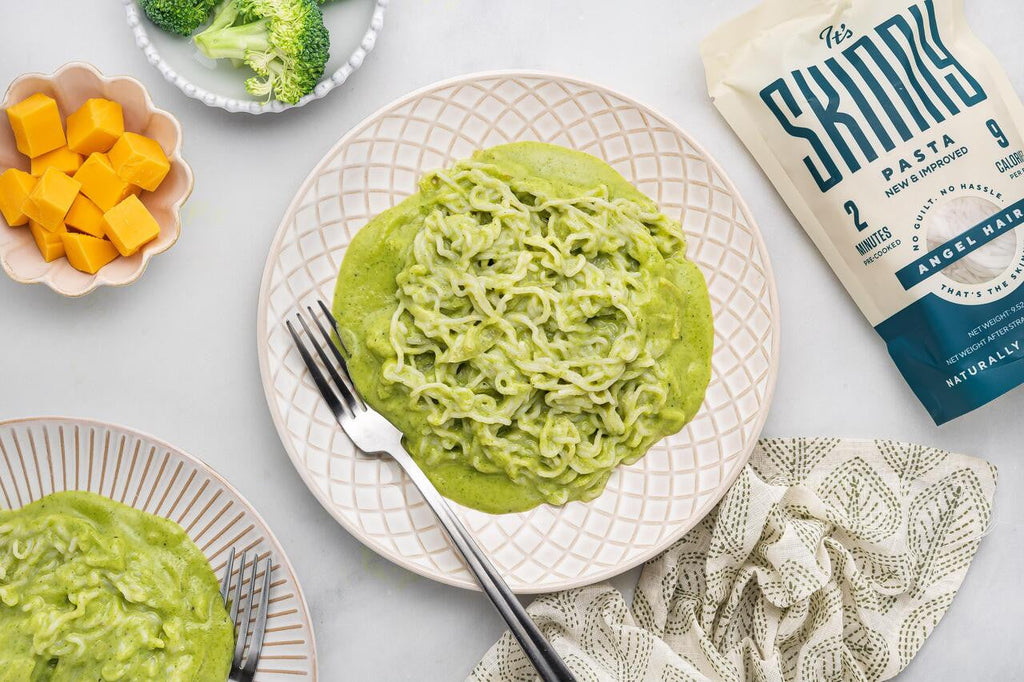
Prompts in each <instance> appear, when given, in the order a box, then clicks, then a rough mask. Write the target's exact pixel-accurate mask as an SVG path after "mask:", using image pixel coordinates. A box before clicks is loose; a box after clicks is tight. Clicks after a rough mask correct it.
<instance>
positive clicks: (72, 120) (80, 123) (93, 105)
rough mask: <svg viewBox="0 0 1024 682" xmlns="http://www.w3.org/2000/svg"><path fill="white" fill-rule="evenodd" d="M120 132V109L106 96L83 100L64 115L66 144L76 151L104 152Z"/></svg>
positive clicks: (122, 123)
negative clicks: (65, 120)
mask: <svg viewBox="0 0 1024 682" xmlns="http://www.w3.org/2000/svg"><path fill="white" fill-rule="evenodd" d="M123 134H124V111H123V110H122V109H121V105H120V104H118V103H117V102H112V101H110V100H109V99H101V98H98V97H97V98H93V99H87V100H86V101H85V104H83V105H82V106H80V107H79V108H78V111H76V112H75V113H73V114H71V115H70V116H68V146H69V147H71V149H73V150H75V151H76V152H78V153H79V154H85V155H86V156H88V155H89V154H92V153H93V152H105V151H108V150H109V149H110V148H111V147H113V146H114V143H115V142H117V138H119V137H121V135H123Z"/></svg>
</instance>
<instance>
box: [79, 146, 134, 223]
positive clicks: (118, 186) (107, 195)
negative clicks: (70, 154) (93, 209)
mask: <svg viewBox="0 0 1024 682" xmlns="http://www.w3.org/2000/svg"><path fill="white" fill-rule="evenodd" d="M75 180H77V181H78V182H80V183H82V194H84V195H85V196H87V197H89V198H90V199H92V200H93V201H94V202H95V203H96V205H97V206H99V207H100V209H101V210H103V211H109V210H110V209H112V208H114V206H117V204H119V203H120V202H121V200H123V199H124V198H125V197H127V196H128V195H130V194H135V193H136V192H137V191H139V190H138V189H137V188H136V187H135V186H134V185H132V184H131V183H128V182H125V181H124V180H122V179H121V178H119V177H118V176H117V173H115V172H114V169H113V167H112V166H111V165H110V161H109V160H108V159H107V157H106V155H105V154H102V153H100V152H94V153H92V154H90V155H89V158H87V159H86V160H85V162H84V163H83V164H82V167H81V168H79V169H78V171H77V172H76V173H75Z"/></svg>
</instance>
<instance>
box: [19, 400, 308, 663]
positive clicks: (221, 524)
mask: <svg viewBox="0 0 1024 682" xmlns="http://www.w3.org/2000/svg"><path fill="white" fill-rule="evenodd" d="M63 490H88V491H91V492H94V493H98V494H100V495H105V496H106V497H109V498H111V499H113V500H117V501H118V502H123V503H124V504H128V505H131V506H132V507H135V508H136V509H141V510H143V511H146V512H149V513H151V514H156V515H157V516H163V517H164V518H168V519H171V520H172V521H175V522H177V523H178V524H179V525H181V526H182V527H183V528H184V529H185V531H186V532H187V533H188V535H189V537H190V538H192V540H193V541H194V542H195V543H196V545H198V546H199V548H200V549H201V550H202V552H203V554H205V555H206V558H207V559H208V560H209V561H210V565H211V566H212V567H213V570H214V572H215V573H216V574H217V576H218V577H220V574H221V571H223V569H224V564H225V562H226V561H227V555H228V550H229V548H230V547H232V546H234V547H236V548H238V549H246V550H250V551H252V550H253V549H255V550H256V552H257V553H258V554H259V556H260V557H261V558H262V557H264V556H266V555H267V554H268V553H269V554H270V555H271V556H272V557H273V559H274V568H273V574H272V578H273V580H272V582H271V593H270V617H269V619H268V623H267V637H266V640H265V641H264V648H263V655H262V656H261V658H260V663H259V668H258V670H257V672H256V681H257V682H285V681H287V680H293V681H294V680H314V681H315V680H316V679H317V668H316V642H315V640H314V638H313V624H312V622H311V621H310V619H309V609H308V608H307V607H306V600H305V598H304V597H303V596H302V588H300V587H299V583H298V582H297V581H296V579H295V572H294V570H293V569H292V566H291V564H290V563H289V562H288V557H286V556H285V554H284V550H282V549H281V545H280V544H278V542H277V538H275V537H274V534H273V533H272V532H270V529H269V528H267V525H266V523H264V521H263V519H262V518H260V515H259V514H258V513H256V510H255V509H253V508H252V506H251V505H250V504H249V503H248V502H246V501H245V499H244V498H243V497H242V496H241V495H240V494H239V493H238V491H237V490H235V489H234V488H232V487H231V484H229V483H228V482H227V481H225V480H224V479H223V478H221V477H220V476H219V475H218V474H217V473H216V472H215V471H213V470H212V469H210V467H208V466H206V465H205V464H203V463H202V462H200V461H199V460H197V459H195V458H194V457H192V456H191V455H188V454H185V453H184V452H182V451H180V450H177V449H176V448H174V447H173V446H171V445H168V444H167V443H164V442H162V441H159V440H157V439H155V438H151V437H149V436H146V435H144V434H141V433H138V432H136V431H132V430H130V429H126V428H123V427H120V426H113V425H110V424H102V423H100V422H94V421H89V420H86V419H69V418H59V417H41V418H35V419H18V420H13V421H6V422H0V507H3V508H6V509H18V508H20V507H22V506H23V505H26V504H28V503H29V502H32V501H34V500H37V499H39V498H40V497H42V496H44V495H48V494H49V493H52V492H59V491H63ZM244 612H245V606H244V605H243V606H242V613H243V614H244Z"/></svg>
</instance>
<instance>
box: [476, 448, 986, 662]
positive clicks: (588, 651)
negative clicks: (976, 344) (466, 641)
mask: <svg viewBox="0 0 1024 682" xmlns="http://www.w3.org/2000/svg"><path fill="white" fill-rule="evenodd" d="M995 487H996V471H995V468H994V467H993V466H992V465H990V464H988V463H987V462H984V461H981V460H979V459H975V458H972V457H966V456H963V455H955V454H952V453H948V452H944V451H942V450H936V449H933V448H927V447H922V446H918V445H908V444H904V443H896V442H892V441H874V442H872V441H850V440H840V439H823V438H819V439H788V440H781V439H780V440H774V439H773V440H762V441H761V442H760V443H759V444H758V447H757V448H756V449H755V451H754V453H753V455H752V456H751V459H750V462H749V464H748V465H747V466H746V467H745V468H744V469H743V471H742V472H741V473H740V476H739V478H738V479H737V481H736V483H735V484H734V485H733V486H732V488H730V490H729V491H728V492H727V493H726V495H725V497H724V498H722V501H721V503H720V504H719V505H718V507H717V508H716V509H715V510H714V511H713V512H712V513H711V514H709V515H708V516H707V517H706V518H705V519H704V520H703V521H702V522H701V523H700V524H699V525H697V526H696V527H695V528H694V529H693V530H692V531H690V532H689V533H688V534H687V535H686V536H685V537H684V538H683V539H682V540H680V541H679V542H677V543H676V544H675V545H673V546H672V547H671V548H670V549H669V550H668V551H667V552H665V553H664V554H662V555H661V556H660V557H658V558H657V559H655V560H653V561H651V562H650V563H648V564H647V566H645V567H644V570H643V573H642V574H641V577H640V583H639V585H638V587H637V592H636V595H635V597H634V600H633V605H632V608H630V607H629V606H628V605H627V604H626V602H625V600H624V599H623V597H622V595H621V594H620V593H619V592H618V591H616V590H615V589H614V588H612V587H609V586H607V585H597V586H593V587H588V588H584V589H578V590H571V591H568V592H562V593H558V594H553V595H547V596H544V597H541V598H539V599H538V600H536V601H535V602H534V603H533V604H532V605H531V606H530V609H529V610H530V613H531V615H532V616H533V617H534V618H535V619H536V620H537V622H538V623H539V624H540V625H541V627H542V629H543V631H544V633H545V634H546V635H547V636H548V637H549V638H550V639H551V640H552V642H553V643H554V645H555V648H556V649H557V650H558V651H559V653H560V654H561V655H562V656H563V658H564V659H565V661H566V663H567V664H568V665H569V667H570V668H572V670H573V672H574V673H575V674H576V676H577V677H578V679H579V680H580V681H581V682H590V681H593V682H605V681H609V682H611V681H614V682H619V681H622V682H626V681H630V682H634V681H635V682H640V681H651V682H653V681H655V680H658V681H669V680H679V681H688V682H689V681H693V682H696V681H704V680H711V681H717V680H727V681H729V682H733V681H735V682H746V681H748V680H749V681H753V682H774V681H783V680H786V681H790V680H794V681H798V682H828V681H833V680H834V681H836V682H848V681H849V682H853V681H856V682H862V681H863V682H873V681H875V680H886V679H889V678H891V677H894V676H895V675H896V674H897V673H898V672H899V671H900V670H902V669H903V668H904V667H906V665H907V664H908V663H910V661H911V659H912V658H913V657H914V655H915V654H916V653H917V651H918V649H920V648H921V645H922V644H923V643H924V641H925V639H926V638H927V637H928V635H929V634H930V633H931V631H932V629H933V628H934V627H935V626H936V625H937V624H938V622H939V620H940V619H941V618H942V616H943V614H944V613H945V612H946V609H948V608H949V605H950V604H951V603H952V601H953V597H954V596H955V595H956V591H957V589H958V588H959V586H960V583H961V582H962V581H963V579H964V576H965V575H966V574H967V569H968V567H969V566H970V563H971V559H972V558H973V557H974V554H975V552H976V551H977V549H978V543H979V542H980V541H981V538H982V536H983V535H984V533H985V531H986V529H987V528H988V525H989V519H990V516H991V513H992V497H993V494H994V493H995ZM534 679H536V673H535V672H534V671H533V669H532V668H531V667H530V664H529V662H528V661H527V659H526V657H525V656H524V655H523V653H522V651H521V650H520V649H519V646H518V645H517V644H516V643H515V641H514V640H513V639H512V637H511V636H510V635H509V634H508V633H506V634H505V635H504V636H503V637H502V639H501V640H500V641H499V642H498V643H497V644H495V645H494V647H493V648H492V649H491V650H490V651H489V652H488V653H487V655H486V657H485V658H484V659H483V661H481V662H480V664H479V665H478V666H477V667H476V669H475V670H474V671H473V674H472V675H471V676H470V680H473V681H475V682H499V681H500V682H505V681H513V680H514V681H517V682H518V681H523V682H525V681H527V680H534Z"/></svg>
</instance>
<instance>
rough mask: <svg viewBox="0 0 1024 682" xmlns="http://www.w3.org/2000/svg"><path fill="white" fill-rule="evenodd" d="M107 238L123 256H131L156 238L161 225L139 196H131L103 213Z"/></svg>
mask: <svg viewBox="0 0 1024 682" xmlns="http://www.w3.org/2000/svg"><path fill="white" fill-rule="evenodd" d="M103 221H104V223H105V225H104V229H105V232H106V235H107V239H109V240H110V241H111V243H112V244H113V245H114V246H116V247H117V250H118V251H119V252H120V254H121V255H122V256H130V255H132V254H133V253H135V252H136V251H138V250H139V247H141V246H142V245H143V244H145V243H146V242H149V241H152V240H154V239H156V236H157V235H158V234H160V225H159V224H158V223H157V222H156V218H154V217H153V214H151V213H150V212H149V209H147V208H146V207H145V206H144V205H143V203H142V202H141V201H139V198H138V197H136V196H130V197H128V198H127V199H125V200H124V201H122V202H121V203H119V204H118V205H117V206H115V207H114V208H112V209H110V210H109V211H107V212H106V213H104V214H103Z"/></svg>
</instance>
